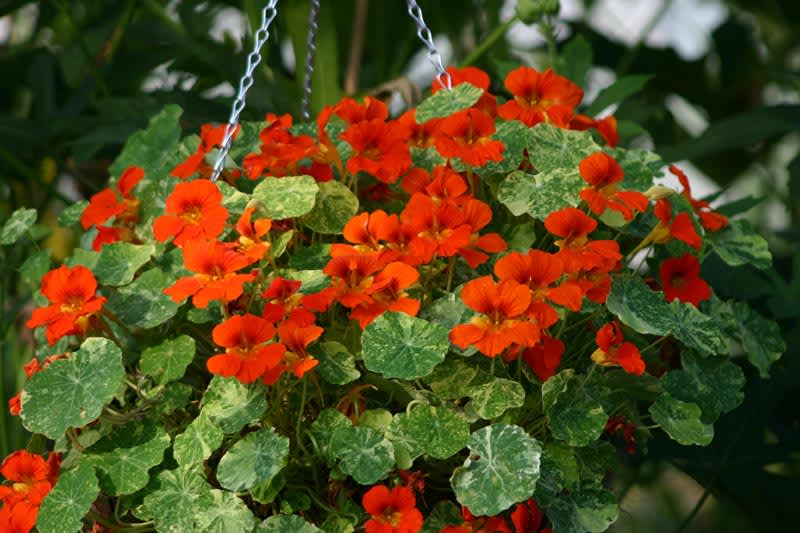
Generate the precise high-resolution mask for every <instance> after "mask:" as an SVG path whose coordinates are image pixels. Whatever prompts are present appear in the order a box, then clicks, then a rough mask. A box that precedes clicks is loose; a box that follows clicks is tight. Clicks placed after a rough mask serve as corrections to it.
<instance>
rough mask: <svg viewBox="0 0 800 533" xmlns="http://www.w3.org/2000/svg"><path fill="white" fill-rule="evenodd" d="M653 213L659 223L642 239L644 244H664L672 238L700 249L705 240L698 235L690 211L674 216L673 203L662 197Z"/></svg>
mask: <svg viewBox="0 0 800 533" xmlns="http://www.w3.org/2000/svg"><path fill="white" fill-rule="evenodd" d="M653 213H654V214H655V215H656V218H658V220H659V223H658V225H657V226H656V227H655V228H653V230H652V231H651V232H650V234H649V235H648V236H647V237H645V238H644V240H643V241H642V243H643V244H647V243H650V242H655V243H657V244H663V243H665V242H668V241H671V240H672V239H678V240H679V241H682V242H685V243H686V244H688V245H689V246H691V247H692V248H694V249H695V250H699V249H700V247H701V246H702V244H703V241H702V239H701V238H700V235H698V233H697V230H696V229H695V227H694V223H693V222H692V217H691V216H690V215H689V213H685V212H681V213H678V214H677V215H675V217H673V216H672V204H670V203H669V200H668V199H666V198H662V199H661V200H658V201H657V202H656V205H655V207H654V208H653ZM643 244H640V245H639V248H641V247H642V246H643Z"/></svg>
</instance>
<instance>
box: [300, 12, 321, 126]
mask: <svg viewBox="0 0 800 533" xmlns="http://www.w3.org/2000/svg"><path fill="white" fill-rule="evenodd" d="M318 21H319V0H311V11H310V12H309V13H308V37H307V38H306V65H305V73H304V75H303V100H302V101H301V103H300V114H301V115H302V117H303V122H308V119H309V118H311V111H310V107H311V77H312V76H313V74H314V54H315V53H316V51H317V30H318V29H319V22H318Z"/></svg>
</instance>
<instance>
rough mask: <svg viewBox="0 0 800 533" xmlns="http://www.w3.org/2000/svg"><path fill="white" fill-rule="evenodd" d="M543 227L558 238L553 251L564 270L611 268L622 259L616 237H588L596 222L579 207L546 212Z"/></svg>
mask: <svg viewBox="0 0 800 533" xmlns="http://www.w3.org/2000/svg"><path fill="white" fill-rule="evenodd" d="M544 227H545V228H546V229H547V231H549V232H550V233H552V234H553V235H556V236H558V237H561V239H559V240H557V241H556V242H555V244H556V246H558V248H559V252H558V253H557V254H556V255H558V257H559V258H561V260H562V261H564V269H565V271H566V272H577V271H578V270H589V269H592V268H597V267H602V268H605V269H606V270H607V271H608V270H611V269H612V268H613V267H614V266H615V265H616V263H617V262H618V261H619V260H620V259H622V255H621V254H620V253H619V245H618V244H617V242H616V241H611V240H605V241H590V240H589V234H590V233H591V232H593V231H594V230H595V229H596V228H597V222H596V221H595V220H594V219H592V218H589V217H588V216H587V215H586V214H585V213H584V212H583V211H581V210H580V209H576V208H574V207H565V208H564V209H561V210H559V211H554V212H553V213H550V214H549V215H548V216H547V218H545V219H544Z"/></svg>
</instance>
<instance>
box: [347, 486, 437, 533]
mask: <svg viewBox="0 0 800 533" xmlns="http://www.w3.org/2000/svg"><path fill="white" fill-rule="evenodd" d="M361 505H363V506H364V510H365V511H366V512H367V513H369V514H370V515H371V517H370V518H369V520H367V521H366V523H365V524H364V528H365V530H366V533H416V532H417V531H419V530H420V529H422V513H420V512H419V509H417V501H416V498H415V497H414V492H413V491H412V490H411V489H409V488H408V487H402V486H400V487H394V488H393V489H391V490H389V487H386V486H384V485H375V486H374V487H372V488H371V489H369V490H368V491H367V492H366V493H364V496H363V497H362V498H361Z"/></svg>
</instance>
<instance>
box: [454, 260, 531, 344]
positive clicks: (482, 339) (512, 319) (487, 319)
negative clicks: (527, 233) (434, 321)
mask: <svg viewBox="0 0 800 533" xmlns="http://www.w3.org/2000/svg"><path fill="white" fill-rule="evenodd" d="M461 299H462V300H463V301H464V304H466V306H467V307H469V308H470V309H473V310H475V311H477V312H478V313H481V314H480V315H478V316H476V317H474V318H473V319H472V320H471V321H470V323H469V324H460V325H458V326H456V327H454V328H453V330H452V331H451V332H450V341H451V342H452V343H453V344H455V345H456V346H458V347H459V348H462V349H463V348H466V347H467V346H470V345H473V346H475V347H476V348H477V349H478V350H479V351H480V352H481V353H483V354H484V355H487V356H489V357H494V356H496V355H497V354H499V353H501V352H502V351H503V350H505V349H506V348H508V347H509V346H510V345H511V344H519V345H521V346H533V345H535V344H536V343H537V342H539V338H540V330H539V328H538V327H537V326H536V325H535V324H533V323H531V322H528V321H527V320H525V317H524V314H525V311H526V310H527V309H528V306H529V305H530V303H531V294H530V291H528V290H526V288H525V287H524V286H523V285H520V284H519V283H517V282H516V281H513V280H504V281H501V282H500V283H496V282H495V281H494V280H493V279H492V278H491V276H483V277H481V278H477V279H474V280H472V281H470V282H468V283H467V284H466V285H464V288H463V289H462V290H461Z"/></svg>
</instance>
